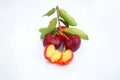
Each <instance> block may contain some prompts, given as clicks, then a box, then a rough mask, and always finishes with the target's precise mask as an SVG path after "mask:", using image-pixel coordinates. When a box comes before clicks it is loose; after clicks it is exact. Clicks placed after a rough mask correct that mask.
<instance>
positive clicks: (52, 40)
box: [43, 33, 62, 48]
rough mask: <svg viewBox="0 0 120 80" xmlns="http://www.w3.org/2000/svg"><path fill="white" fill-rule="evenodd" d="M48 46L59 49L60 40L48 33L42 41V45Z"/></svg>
mask: <svg viewBox="0 0 120 80" xmlns="http://www.w3.org/2000/svg"><path fill="white" fill-rule="evenodd" d="M49 44H53V45H54V46H55V47H56V48H59V47H60V45H61V44H62V40H61V38H60V37H59V36H57V35H55V36H54V34H52V33H49V34H47V35H45V37H44V40H43V45H44V46H46V45H49Z"/></svg>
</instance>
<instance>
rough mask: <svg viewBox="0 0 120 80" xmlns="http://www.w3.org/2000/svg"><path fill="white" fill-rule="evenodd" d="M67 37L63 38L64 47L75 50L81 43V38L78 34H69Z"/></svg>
mask: <svg viewBox="0 0 120 80" xmlns="http://www.w3.org/2000/svg"><path fill="white" fill-rule="evenodd" d="M68 38H69V39H65V40H64V46H65V47H66V49H71V50H72V51H76V50H77V49H78V48H79V47H80V45H81V39H80V37H79V36H78V35H70V36H68Z"/></svg>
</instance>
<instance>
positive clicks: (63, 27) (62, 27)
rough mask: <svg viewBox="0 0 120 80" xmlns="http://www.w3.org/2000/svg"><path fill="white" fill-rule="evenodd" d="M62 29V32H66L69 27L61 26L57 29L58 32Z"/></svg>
mask: <svg viewBox="0 0 120 80" xmlns="http://www.w3.org/2000/svg"><path fill="white" fill-rule="evenodd" d="M60 28H61V29H62V31H64V30H65V29H66V28H67V26H60V27H58V28H57V30H60Z"/></svg>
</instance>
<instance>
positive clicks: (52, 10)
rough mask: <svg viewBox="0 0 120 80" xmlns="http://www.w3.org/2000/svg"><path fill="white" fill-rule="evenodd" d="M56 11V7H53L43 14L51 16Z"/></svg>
mask: <svg viewBox="0 0 120 80" xmlns="http://www.w3.org/2000/svg"><path fill="white" fill-rule="evenodd" d="M54 13H55V8H52V9H51V10H49V11H48V12H47V13H46V14H44V15H43V16H51V15H52V14H54Z"/></svg>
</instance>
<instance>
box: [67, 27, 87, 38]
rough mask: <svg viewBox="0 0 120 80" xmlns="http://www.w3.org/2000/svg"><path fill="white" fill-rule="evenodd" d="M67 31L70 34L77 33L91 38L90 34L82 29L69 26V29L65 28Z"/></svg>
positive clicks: (82, 36)
mask: <svg viewBox="0 0 120 80" xmlns="http://www.w3.org/2000/svg"><path fill="white" fill-rule="evenodd" d="M65 32H66V33H68V34H77V35H79V36H80V38H81V39H84V40H89V38H88V35H87V34H86V33H85V32H83V31H82V30H80V29H77V28H67V29H65Z"/></svg>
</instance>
